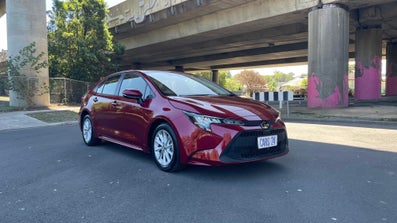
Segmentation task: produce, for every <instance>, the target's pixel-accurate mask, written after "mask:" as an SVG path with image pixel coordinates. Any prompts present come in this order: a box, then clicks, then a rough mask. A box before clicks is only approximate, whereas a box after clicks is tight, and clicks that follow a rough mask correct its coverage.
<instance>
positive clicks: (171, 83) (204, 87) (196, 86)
mask: <svg viewBox="0 0 397 223" xmlns="http://www.w3.org/2000/svg"><path fill="white" fill-rule="evenodd" d="M146 74H147V75H148V77H149V78H150V79H151V80H152V81H153V83H154V84H156V85H157V87H158V89H159V90H160V91H161V93H162V94H164V95H166V96H211V95H233V93H232V92H230V91H228V90H226V89H224V88H222V87H221V86H219V85H217V84H215V83H214V82H211V81H209V80H207V79H205V78H203V77H200V76H197V75H192V74H182V73H173V72H147V73H146Z"/></svg>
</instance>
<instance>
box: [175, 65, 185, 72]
mask: <svg viewBox="0 0 397 223" xmlns="http://www.w3.org/2000/svg"><path fill="white" fill-rule="evenodd" d="M175 71H179V72H185V68H183V66H175Z"/></svg>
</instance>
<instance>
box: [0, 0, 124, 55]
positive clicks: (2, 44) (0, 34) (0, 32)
mask: <svg viewBox="0 0 397 223" xmlns="http://www.w3.org/2000/svg"><path fill="white" fill-rule="evenodd" d="M36 1H37V0H36ZM123 1H125V0H105V2H106V3H107V4H108V6H109V7H112V6H114V5H117V4H119V3H120V2H123ZM46 7H47V10H51V7H52V0H46ZM6 23H7V19H6V15H4V16H2V17H1V18H0V51H1V50H2V49H7V26H6Z"/></svg>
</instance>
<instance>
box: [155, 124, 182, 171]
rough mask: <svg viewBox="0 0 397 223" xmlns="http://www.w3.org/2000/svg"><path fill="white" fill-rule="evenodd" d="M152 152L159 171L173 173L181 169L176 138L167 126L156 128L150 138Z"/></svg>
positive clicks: (162, 125)
mask: <svg viewBox="0 0 397 223" xmlns="http://www.w3.org/2000/svg"><path fill="white" fill-rule="evenodd" d="M152 150H153V151H152V152H153V157H154V161H155V162H156V165H157V166H158V167H159V168H160V169H161V170H163V171H166V172H174V171H177V170H179V169H181V168H182V165H181V163H180V161H179V147H178V143H177V140H176V136H175V133H174V131H173V129H172V128H171V126H169V125H168V124H165V123H164V124H161V125H159V126H157V128H156V130H155V131H154V134H153V137H152Z"/></svg>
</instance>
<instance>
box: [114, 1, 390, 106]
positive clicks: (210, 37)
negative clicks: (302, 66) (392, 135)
mask: <svg viewBox="0 0 397 223" xmlns="http://www.w3.org/2000/svg"><path fill="white" fill-rule="evenodd" d="M396 11H397V1H396V0H322V1H321V0H278V1H270V0H244V1H242V0H174V1H156V0H150V1H149V0H148V1H144V0H143V1H133V0H127V1H125V2H123V3H121V4H119V5H117V6H114V7H112V8H111V9H110V14H109V20H108V21H109V27H110V30H111V32H112V33H113V35H114V37H115V38H116V39H117V40H119V41H120V42H121V43H122V44H123V45H125V46H126V48H127V51H126V55H125V56H124V58H123V62H122V64H123V66H124V67H125V68H144V69H147V68H148V69H183V70H213V72H214V73H215V76H216V73H217V70H218V69H230V68H247V67H255V66H269V65H285V64H293V63H308V64H309V71H308V73H309V89H308V94H309V100H308V102H309V103H308V105H309V107H323V108H326V107H345V106H347V91H348V89H347V88H348V86H347V67H348V60H349V58H350V59H353V58H354V59H355V60H356V64H357V66H356V99H359V100H372V99H375V100H376V99H378V98H380V79H381V70H380V69H381V64H380V63H381V58H382V57H383V58H387V61H388V63H389V64H388V66H387V67H388V68H389V70H388V71H387V72H388V74H390V75H389V76H390V78H389V76H388V83H387V84H388V85H387V86H388V88H387V92H388V94H390V95H395V94H397V70H396V69H397V68H396V65H395V63H396V62H397V61H396V60H397V59H396V58H397V48H396V42H397V14H396V13H395V12H396Z"/></svg>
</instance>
